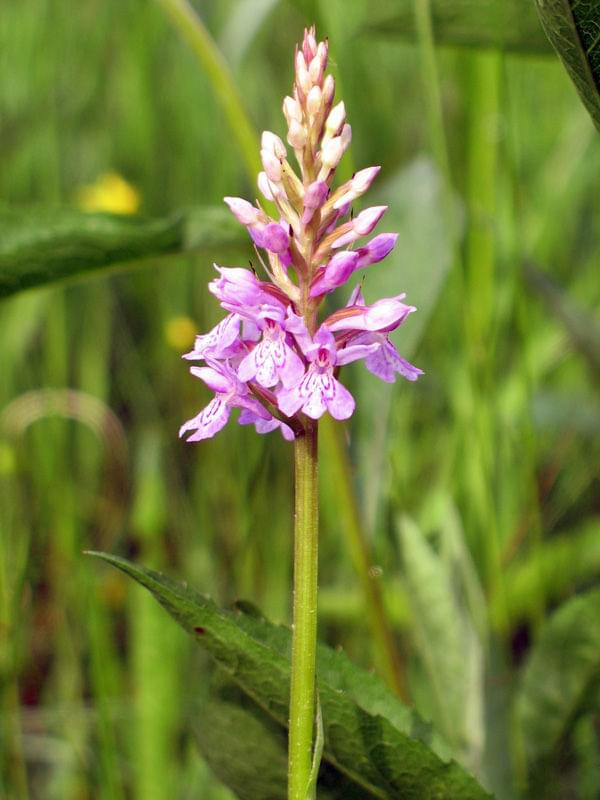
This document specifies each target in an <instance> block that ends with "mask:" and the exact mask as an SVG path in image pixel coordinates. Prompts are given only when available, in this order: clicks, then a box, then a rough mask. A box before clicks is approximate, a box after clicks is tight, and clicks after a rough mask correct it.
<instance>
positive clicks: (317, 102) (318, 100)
mask: <svg viewBox="0 0 600 800" xmlns="http://www.w3.org/2000/svg"><path fill="white" fill-rule="evenodd" d="M322 102H323V95H322V93H321V90H320V88H319V87H318V86H313V87H312V89H311V90H310V92H309V93H308V97H307V98H306V108H307V109H308V113H309V114H310V115H311V116H313V117H314V116H315V115H316V114H318V113H319V110H320V108H321V104H322Z"/></svg>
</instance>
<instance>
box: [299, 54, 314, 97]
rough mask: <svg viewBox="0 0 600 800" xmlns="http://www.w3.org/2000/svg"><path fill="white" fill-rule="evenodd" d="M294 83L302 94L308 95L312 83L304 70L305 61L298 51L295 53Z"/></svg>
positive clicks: (305, 69)
mask: <svg viewBox="0 0 600 800" xmlns="http://www.w3.org/2000/svg"><path fill="white" fill-rule="evenodd" d="M296 83H297V85H298V86H299V88H300V89H301V90H302V91H303V92H304V94H308V93H309V91H310V87H311V86H312V81H311V79H310V75H309V74H308V70H307V68H306V61H305V60H304V56H303V55H302V53H301V52H300V51H298V52H297V53H296Z"/></svg>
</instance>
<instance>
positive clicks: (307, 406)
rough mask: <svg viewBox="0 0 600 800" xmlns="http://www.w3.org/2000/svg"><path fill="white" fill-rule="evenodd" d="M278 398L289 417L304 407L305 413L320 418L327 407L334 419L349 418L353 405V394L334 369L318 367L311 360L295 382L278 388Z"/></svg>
mask: <svg viewBox="0 0 600 800" xmlns="http://www.w3.org/2000/svg"><path fill="white" fill-rule="evenodd" d="M277 400H278V404H279V408H280V409H281V411H282V412H283V413H284V414H285V415H286V416H288V417H291V416H293V415H294V414H296V413H297V412H298V411H303V412H304V413H305V414H306V415H307V416H308V417H311V418H312V419H319V417H322V416H323V414H324V413H325V411H329V413H330V414H331V416H332V417H333V418H334V419H340V420H341V419H348V417H351V416H352V412H353V411H354V407H355V403H354V398H353V397H352V395H351V394H350V392H349V391H348V390H347V389H346V387H345V386H343V385H342V384H341V383H340V382H339V381H338V380H337V379H336V378H335V377H334V376H333V369H330V370H326V371H320V370H319V369H318V367H316V366H315V365H314V364H311V366H310V367H309V368H308V371H307V372H306V374H305V376H304V377H303V378H302V380H301V381H300V383H299V384H298V385H297V386H295V387H293V388H291V389H285V390H283V391H281V392H280V393H279V395H278V397H277Z"/></svg>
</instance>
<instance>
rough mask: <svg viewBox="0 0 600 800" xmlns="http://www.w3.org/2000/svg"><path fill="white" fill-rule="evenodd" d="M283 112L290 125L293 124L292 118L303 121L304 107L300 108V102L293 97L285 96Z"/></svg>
mask: <svg viewBox="0 0 600 800" xmlns="http://www.w3.org/2000/svg"><path fill="white" fill-rule="evenodd" d="M283 113H284V116H285V118H286V121H287V124H288V125H291V123H292V120H296V122H302V109H301V108H300V103H299V102H298V101H297V100H294V98H293V97H286V98H284V100H283Z"/></svg>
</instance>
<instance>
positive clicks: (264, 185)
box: [256, 172, 275, 202]
mask: <svg viewBox="0 0 600 800" xmlns="http://www.w3.org/2000/svg"><path fill="white" fill-rule="evenodd" d="M256 182H257V183H258V188H259V189H260V191H261V193H262V195H263V197H264V198H265V199H266V200H271V202H272V201H273V200H274V199H275V198H274V197H273V192H272V191H271V187H270V185H269V179H268V178H267V173H266V172H259V173H258V179H257V181H256Z"/></svg>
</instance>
